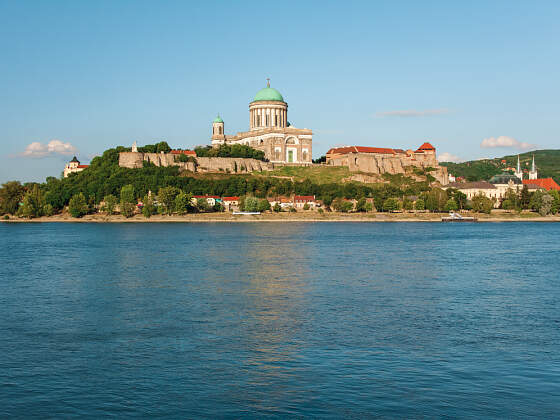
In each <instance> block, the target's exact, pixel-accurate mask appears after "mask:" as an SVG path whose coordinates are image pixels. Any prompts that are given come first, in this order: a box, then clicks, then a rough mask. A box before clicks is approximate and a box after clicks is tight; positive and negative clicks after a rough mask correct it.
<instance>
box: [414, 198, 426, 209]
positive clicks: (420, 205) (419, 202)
mask: <svg viewBox="0 0 560 420" xmlns="http://www.w3.org/2000/svg"><path fill="white" fill-rule="evenodd" d="M425 209H426V204H425V203H424V200H422V199H421V198H419V199H418V200H416V202H415V203H414V210H425Z"/></svg>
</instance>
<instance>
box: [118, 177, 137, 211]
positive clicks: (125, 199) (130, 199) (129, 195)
mask: <svg viewBox="0 0 560 420" xmlns="http://www.w3.org/2000/svg"><path fill="white" fill-rule="evenodd" d="M135 206H136V198H135V196H134V186H132V185H130V184H129V185H124V186H123V187H122V188H121V214H122V215H123V216H124V217H127V218H128V217H132V216H133V215H134V208H135Z"/></svg>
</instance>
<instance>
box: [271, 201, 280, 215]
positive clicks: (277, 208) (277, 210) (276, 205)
mask: <svg viewBox="0 0 560 420" xmlns="http://www.w3.org/2000/svg"><path fill="white" fill-rule="evenodd" d="M272 210H273V211H274V212H275V213H280V212H281V211H282V207H281V206H280V204H278V203H274V207H272Z"/></svg>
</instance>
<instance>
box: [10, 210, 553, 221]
mask: <svg viewBox="0 0 560 420" xmlns="http://www.w3.org/2000/svg"><path fill="white" fill-rule="evenodd" d="M465 215H466V216H474V217H476V218H477V219H478V222H560V215H557V216H546V217H542V216H540V215H538V214H536V213H530V212H523V213H521V214H517V213H509V212H504V211H496V212H493V213H492V214H489V215H488V214H472V213H468V214H465ZM444 216H447V214H446V213H337V212H325V213H323V214H319V213H317V212H311V211H308V212H298V213H284V212H282V213H263V214H260V215H234V214H232V213H227V212H225V213H199V214H186V215H183V216H179V215H172V216H166V215H154V216H152V217H150V218H145V217H144V216H142V215H141V214H137V215H134V216H133V217H130V218H128V219H127V218H125V217H124V216H121V215H110V216H109V215H104V214H88V215H86V216H84V217H82V218H74V217H71V216H70V215H69V214H67V213H63V214H57V215H54V216H50V217H46V216H44V217H38V218H35V219H24V218H18V217H10V219H8V220H5V219H1V220H0V221H2V222H4V223H224V222H233V223H243V222H432V223H433V222H441V218H442V217H444Z"/></svg>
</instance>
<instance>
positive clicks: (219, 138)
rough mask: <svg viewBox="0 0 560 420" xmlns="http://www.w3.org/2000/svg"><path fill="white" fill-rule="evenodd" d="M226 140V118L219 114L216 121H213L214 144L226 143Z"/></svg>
mask: <svg viewBox="0 0 560 420" xmlns="http://www.w3.org/2000/svg"><path fill="white" fill-rule="evenodd" d="M225 141H226V135H225V134H224V120H222V118H221V117H220V115H219V114H218V116H217V117H216V118H214V121H212V145H219V144H224V143H225Z"/></svg>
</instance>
